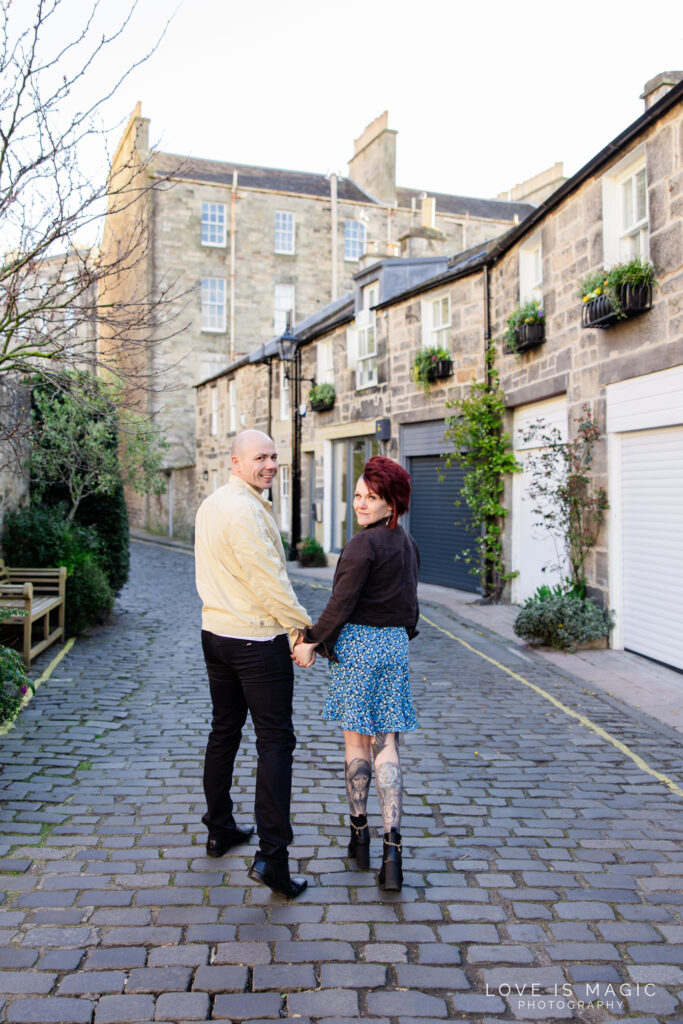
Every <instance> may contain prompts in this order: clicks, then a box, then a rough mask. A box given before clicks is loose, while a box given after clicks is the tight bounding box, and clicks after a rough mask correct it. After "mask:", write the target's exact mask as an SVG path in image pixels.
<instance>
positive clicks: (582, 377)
mask: <svg viewBox="0 0 683 1024" xmlns="http://www.w3.org/2000/svg"><path fill="white" fill-rule="evenodd" d="M638 145H639V146H641V147H642V146H644V150H645V156H646V166H647V188H648V201H649V217H650V258H651V260H652V262H653V263H654V265H655V268H656V271H657V277H658V280H659V288H658V289H655V292H654V304H653V309H652V310H651V311H650V312H648V313H646V314H644V315H642V316H638V317H635V318H633V319H629V320H624V321H623V322H619V323H618V324H616V325H614V326H613V327H611V328H609V329H608V330H600V329H597V328H593V329H583V328H582V327H581V307H582V302H581V299H580V297H579V294H578V293H579V283H580V281H581V279H582V278H584V277H585V276H586V275H587V274H588V273H589V272H592V271H594V270H597V269H599V268H601V267H602V266H603V265H604V263H605V255H604V250H603V228H604V222H603V179H604V177H605V175H609V174H610V171H611V169H612V168H611V167H607V168H603V169H601V170H600V171H599V173H596V174H595V175H594V176H593V177H592V178H590V179H589V180H587V181H586V182H584V184H582V185H581V186H580V187H579V188H578V189H577V191H576V192H574V193H573V194H571V195H570V196H569V197H568V198H567V200H566V201H565V202H564V203H562V204H561V205H560V206H559V207H557V208H556V209H555V210H553V211H551V212H550V213H549V214H548V215H547V216H546V217H545V219H544V220H543V222H542V224H541V225H539V228H536V229H534V230H539V229H540V231H541V238H542V252H543V305H544V309H545V320H546V340H545V343H544V344H543V345H541V346H539V347H538V348H534V349H531V350H529V351H527V352H523V353H521V354H520V355H517V356H515V355H512V354H505V352H504V351H503V345H502V343H501V342H499V343H498V352H499V366H500V371H501V384H502V386H503V389H504V391H505V395H506V398H507V404H508V407H509V408H510V409H511V410H512V409H514V408H517V407H520V406H524V405H527V404H529V403H532V402H538V401H541V400H543V399H546V398H551V397H553V396H555V395H561V394H566V396H567V412H568V419H569V432H570V436H575V435H576V432H577V423H578V420H579V418H580V416H581V411H582V407H583V406H584V404H587V405H588V407H589V410H590V412H591V413H592V415H594V416H596V417H597V420H598V423H599V425H600V428H601V430H602V431H604V430H605V387H606V385H608V384H611V383H614V382H615V381H619V380H626V379H628V378H631V377H636V376H641V375H643V374H647V373H652V372H655V371H657V370H663V369H668V368H669V367H672V366H677V365H680V364H681V363H682V362H683V220H682V219H681V213H682V212H683V170H681V168H682V166H683V114H682V113H681V110H680V107H679V108H678V109H673V110H671V111H670V112H669V114H668V115H665V116H664V117H663V118H662V119H661V120H660V121H658V122H657V123H656V124H655V125H653V126H652V127H651V128H650V129H649V131H648V132H647V134H646V136H645V139H644V140H639V141H638ZM634 148H635V147H634ZM627 156H628V151H627V150H626V151H621V152H619V153H618V154H617V155H615V161H614V163H617V162H622V161H623V160H624V157H627ZM520 244H523V239H522V240H521V243H520ZM491 295H492V303H491V306H492V333H493V336H494V337H497V338H500V337H501V335H502V334H503V332H504V329H505V320H506V318H507V316H509V314H510V313H511V312H512V310H513V308H514V307H515V305H516V304H517V302H518V301H519V245H517V246H516V247H515V248H514V249H512V250H511V251H509V252H508V253H507V254H506V255H505V256H504V258H503V259H501V261H500V262H499V263H498V264H497V265H496V266H495V267H494V268H493V269H492V272H491ZM510 422H511V419H510ZM593 476H594V482H595V485H596V486H602V487H605V488H607V489H608V487H609V481H608V477H607V445H606V441H605V440H603V442H602V443H601V444H600V445H599V446H598V448H597V450H596V459H595V462H594V465H593ZM509 534H510V530H509V529H508V534H507V537H506V543H507V545H508V549H509V543H510V536H509ZM607 543H608V537H607V530H606V528H603V531H602V533H601V536H600V538H599V541H598V544H597V546H596V547H595V548H594V549H593V551H592V553H591V556H590V560H589V565H588V567H587V568H588V571H587V578H588V582H589V585H590V586H591V587H592V588H593V589H594V590H595V591H597V592H598V593H599V594H600V596H601V597H602V598H603V600H605V601H606V602H607V601H608V598H609V595H608V573H607Z"/></svg>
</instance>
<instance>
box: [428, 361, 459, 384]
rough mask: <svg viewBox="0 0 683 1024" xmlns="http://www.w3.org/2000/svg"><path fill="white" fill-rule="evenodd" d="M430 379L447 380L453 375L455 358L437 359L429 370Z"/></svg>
mask: <svg viewBox="0 0 683 1024" xmlns="http://www.w3.org/2000/svg"><path fill="white" fill-rule="evenodd" d="M427 373H428V376H429V378H430V380H445V379H446V378H447V377H452V376H453V360H452V359H437V360H436V362H435V363H433V364H432V366H431V367H430V368H429V370H428V371H427Z"/></svg>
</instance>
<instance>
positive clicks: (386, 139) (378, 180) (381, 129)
mask: <svg viewBox="0 0 683 1024" xmlns="http://www.w3.org/2000/svg"><path fill="white" fill-rule="evenodd" d="M388 122H389V114H388V113H387V111H386V110H385V111H384V113H383V114H380V116H379V117H376V118H375V120H374V121H373V122H372V124H369V125H368V126H367V128H366V129H365V131H364V132H363V134H362V135H360V136H359V138H357V139H356V140H355V141H354V143H353V156H352V157H351V159H350V160H349V177H350V178H351V180H352V181H355V183H356V184H357V185H360V187H361V188H362V189H364V190H365V191H366V192H368V193H369V194H370V195H371V196H372V197H373V199H378V200H379V201H380V202H381V203H391V204H394V203H395V202H396V132H395V131H394V130H393V129H392V128H389V126H388Z"/></svg>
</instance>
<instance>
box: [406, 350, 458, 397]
mask: <svg viewBox="0 0 683 1024" xmlns="http://www.w3.org/2000/svg"><path fill="white" fill-rule="evenodd" d="M452 376H453V360H452V359H451V357H450V353H449V352H448V351H447V350H446V349H445V348H440V347H439V346H432V347H431V348H421V349H420V351H419V352H418V353H417V355H416V356H415V358H414V359H413V380H414V381H415V383H416V384H419V385H420V387H422V388H424V390H425V391H428V390H429V388H430V385H432V384H433V383H434V381H437V380H445V379H446V378H448V377H452Z"/></svg>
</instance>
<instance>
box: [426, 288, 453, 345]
mask: <svg viewBox="0 0 683 1024" xmlns="http://www.w3.org/2000/svg"><path fill="white" fill-rule="evenodd" d="M421 305H422V345H423V347H424V348H432V347H433V346H435V345H436V346H439V347H440V348H444V349H446V351H447V352H450V350H451V296H450V294H449V293H448V292H442V293H441V294H439V295H433V296H431V298H427V299H423V300H422V303H421Z"/></svg>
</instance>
